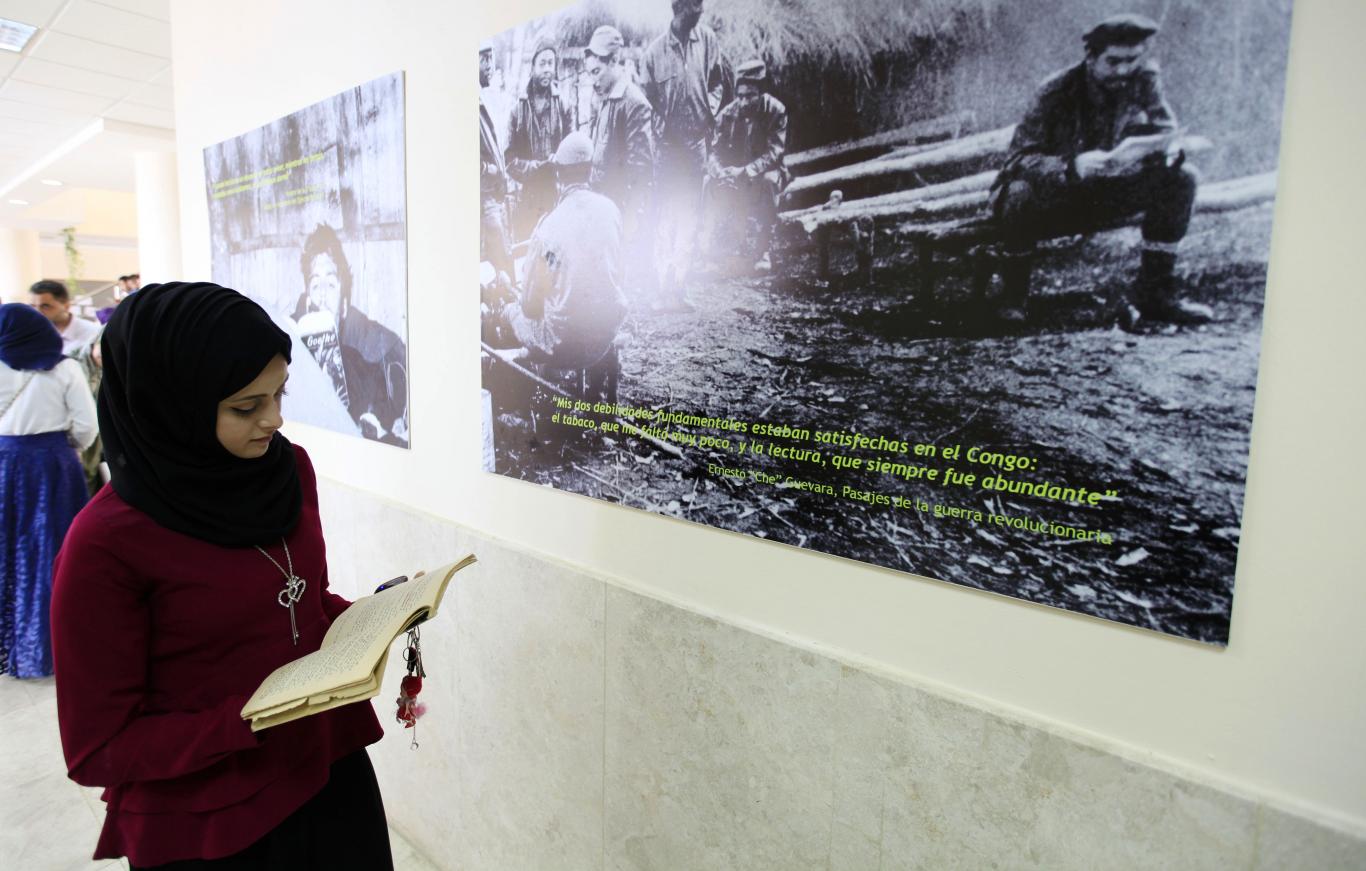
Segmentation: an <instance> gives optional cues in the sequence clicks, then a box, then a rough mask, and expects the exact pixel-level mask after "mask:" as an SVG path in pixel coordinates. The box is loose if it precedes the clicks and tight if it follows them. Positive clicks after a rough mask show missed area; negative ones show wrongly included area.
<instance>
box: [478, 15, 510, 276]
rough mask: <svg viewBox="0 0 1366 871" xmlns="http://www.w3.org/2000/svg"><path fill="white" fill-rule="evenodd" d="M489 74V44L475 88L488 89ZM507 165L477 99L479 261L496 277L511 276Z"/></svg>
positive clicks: (488, 117) (495, 131)
mask: <svg viewBox="0 0 1366 871" xmlns="http://www.w3.org/2000/svg"><path fill="white" fill-rule="evenodd" d="M492 75H493V43H492V42H489V41H488V40H485V41H484V42H482V43H481V44H480V45H479V87H480V89H481V91H482V89H483V88H487V87H488V86H489V82H490V81H491V77H492ZM507 195H508V179H507V165H506V164H505V163H504V162H503V149H502V147H501V146H500V145H499V144H498V128H497V127H495V126H494V124H493V116H492V115H490V114H489V110H488V107H487V106H485V105H484V96H483V94H482V93H481V94H480V96H479V215H480V226H479V231H480V232H479V243H480V245H479V247H480V249H481V254H482V258H483V259H484V260H487V261H488V262H489V263H491V264H493V268H494V269H496V270H497V271H498V273H499V274H500V275H503V276H509V277H510V276H511V275H512V273H513V265H512V253H511V252H512V242H511V239H510V237H509V232H508V211H507Z"/></svg>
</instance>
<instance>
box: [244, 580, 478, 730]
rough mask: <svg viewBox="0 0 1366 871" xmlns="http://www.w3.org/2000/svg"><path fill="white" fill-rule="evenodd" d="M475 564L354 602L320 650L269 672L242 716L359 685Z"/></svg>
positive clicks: (336, 621)
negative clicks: (461, 572)
mask: <svg viewBox="0 0 1366 871" xmlns="http://www.w3.org/2000/svg"><path fill="white" fill-rule="evenodd" d="M473 561H474V558H473V555H471V556H467V557H466V558H465V559H463V560H461V561H460V562H458V563H452V564H450V565H446V566H442V567H441V568H439V569H436V570H435V571H433V572H431V573H429V574H427V575H424V576H423V577H421V578H419V579H417V580H415V581H409V582H407V583H405V584H400V585H398V586H397V587H392V588H390V589H388V590H384V591H383V592H380V593H376V594H374V595H373V596H366V597H365V598H363V599H357V600H356V601H355V602H353V603H352V604H351V607H349V608H347V609H346V610H345V611H343V612H342V613H341V615H340V616H339V617H338V618H337V619H336V620H335V621H334V622H333V623H332V626H331V627H330V628H329V629H328V630H327V635H326V636H324V637H323V643H322V647H321V648H320V649H318V650H316V651H314V652H313V653H309V654H307V655H305V656H302V657H300V658H299V659H296V660H294V661H293V662H289V663H286V664H285V665H282V666H280V667H279V668H277V669H276V670H275V671H273V672H272V673H271V674H270V676H269V677H267V678H266V679H265V680H264V681H263V682H262V683H261V686H259V687H258V688H257V689H256V692H255V693H253V694H252V697H251V698H250V699H249V700H248V701H247V704H246V705H245V706H244V707H243V708H242V715H243V716H244V717H250V716H251V715H252V714H253V713H257V712H260V711H264V710H266V709H269V708H277V707H280V706H285V705H288V704H289V703H290V702H293V701H296V700H297V701H298V702H299V703H304V702H306V701H307V699H308V697H309V696H315V695H319V694H324V693H329V692H331V691H332V690H335V689H337V688H340V687H346V686H350V685H353V684H357V683H360V682H362V681H364V680H365V679H366V678H367V677H368V676H369V675H371V674H373V672H374V668H375V663H376V662H377V661H379V660H380V659H381V657H383V656H385V655H386V654H387V652H388V650H389V644H390V643H391V642H392V641H393V640H394V637H395V636H396V635H398V634H399V633H400V632H402V631H403V629H404V627H405V626H407V625H408V624H409V623H410V622H411V621H412V619H413V618H414V617H416V616H418V615H420V614H423V613H428V614H431V613H435V611H436V606H437V604H438V603H439V602H440V600H441V596H442V594H443V593H444V592H445V587H446V583H447V582H448V581H449V580H450V578H451V576H453V575H454V574H455V573H456V572H457V571H459V570H460V569H462V568H464V567H465V566H467V565H469V564H470V563H471V562H473Z"/></svg>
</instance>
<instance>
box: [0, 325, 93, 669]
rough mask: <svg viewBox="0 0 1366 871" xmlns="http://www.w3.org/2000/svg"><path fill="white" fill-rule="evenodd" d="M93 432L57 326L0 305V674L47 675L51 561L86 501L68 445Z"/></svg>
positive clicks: (79, 379) (85, 440) (89, 438)
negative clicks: (64, 354) (63, 352)
mask: <svg viewBox="0 0 1366 871" xmlns="http://www.w3.org/2000/svg"><path fill="white" fill-rule="evenodd" d="M95 431H96V430H95V401H94V399H92V398H91V395H90V388H89V387H88V386H87V384H86V381H85V376H84V375H83V374H82V372H81V367H80V365H79V364H78V363H77V362H76V361H74V360H69V359H64V358H63V356H62V339H61V336H59V335H58V334H57V330H56V328H55V327H53V326H52V324H51V323H50V322H49V321H48V320H47V319H46V318H44V317H43V316H42V315H41V314H39V313H38V312H36V311H34V310H33V309H32V308H31V307H29V306H26V305H21V304H18V303H9V304H7V305H3V306H0V674H8V675H10V676H12V677H18V678H33V677H43V676H45V675H49V674H52V643H51V634H50V630H49V623H48V611H49V604H50V602H51V598H52V564H53V561H54V560H55V559H56V557H57V550H58V548H59V547H60V546H61V543H62V538H63V536H65V535H66V531H67V528H68V527H69V526H70V525H71V521H72V519H73V518H75V516H76V512H78V511H79V510H80V509H81V507H82V506H83V505H85V502H86V499H87V498H88V497H87V495H86V488H85V481H84V477H83V476H82V474H81V463H80V459H79V458H78V457H77V454H76V451H77V450H78V449H82V448H85V447H87V446H89V445H90V443H91V442H93V441H94V439H95Z"/></svg>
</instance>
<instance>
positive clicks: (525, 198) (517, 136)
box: [505, 36, 574, 239]
mask: <svg viewBox="0 0 1366 871" xmlns="http://www.w3.org/2000/svg"><path fill="white" fill-rule="evenodd" d="M558 72H559V53H558V52H557V51H556V49H555V44H554V43H553V42H551V41H550V39H549V37H546V36H542V37H540V38H539V39H538V40H537V41H536V45H535V47H534V48H533V49H532V54H531V77H530V78H529V79H528V80H527V83H526V91H525V92H524V93H523V94H522V96H521V97H520V98H519V99H518V100H517V107H516V108H515V109H513V111H512V118H511V120H510V121H509V124H508V147H507V152H506V154H505V157H506V159H507V171H508V175H510V176H512V178H513V179H515V180H516V181H517V182H518V183H519V184H521V186H522V187H521V190H520V191H519V192H518V194H517V209H516V211H515V212H514V214H513V218H514V220H513V229H514V231H515V235H516V238H518V239H525V238H526V237H527V236H529V235H531V230H532V228H534V227H535V226H536V222H537V221H539V220H541V218H542V217H543V216H544V215H545V214H546V213H547V212H549V211H550V210H551V209H552V208H554V206H555V198H556V193H555V166H554V164H553V163H552V161H551V158H553V157H554V156H555V149H556V148H558V147H559V145H560V142H561V141H562V140H563V139H564V137H565V135H566V134H568V133H569V131H571V130H573V129H574V124H573V121H572V119H571V117H570V111H569V106H568V105H567V104H566V103H565V102H564V100H562V99H561V98H560V85H559V82H558V81H556V75H557V73H558Z"/></svg>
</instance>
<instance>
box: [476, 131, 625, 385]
mask: <svg viewBox="0 0 1366 871" xmlns="http://www.w3.org/2000/svg"><path fill="white" fill-rule="evenodd" d="M592 161H593V143H592V141H591V140H590V139H589V138H588V136H587V135H586V134H584V133H582V132H578V131H575V132H574V133H571V134H569V135H568V136H566V137H565V140H564V142H561V143H560V147H559V149H558V150H557V151H556V152H555V171H556V174H557V178H558V182H559V190H560V200H559V202H558V203H557V204H556V206H555V209H554V211H552V212H551V213H550V214H549V215H546V216H545V218H543V219H542V220H541V223H540V224H538V225H537V226H536V231H535V232H534V233H532V235H531V244H530V246H529V250H528V251H527V257H526V261H525V264H524V269H525V274H524V275H523V276H522V281H521V282H520V286H521V288H522V294H521V298H520V299H519V300H518V301H516V302H512V303H509V304H507V306H505V308H504V309H503V312H502V316H503V318H504V320H505V321H506V322H507V323H508V324H509V325H510V327H511V331H512V333H513V335H515V336H516V338H517V341H518V342H519V343H520V344H522V345H523V346H525V347H526V348H527V350H528V351H530V352H531V361H532V362H534V363H543V364H545V365H547V366H549V367H551V368H553V369H560V370H566V369H588V368H590V367H593V366H594V365H595V364H597V363H598V362H600V361H601V360H602V359H603V358H604V357H605V356H606V355H607V354H608V352H609V351H610V350H611V349H612V347H613V342H614V341H615V339H616V335H617V330H618V329H620V327H621V324H622V320H623V319H624V318H625V316H626V297H625V296H624V295H623V294H622V291H621V245H622V231H621V212H620V211H618V209H617V207H616V204H614V203H613V202H612V201H611V200H609V199H608V198H607V197H605V196H603V195H602V194H599V193H596V192H594V191H592V190H590V189H589V187H588V179H589V176H590V174H591V172H592V168H593V162H592Z"/></svg>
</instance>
